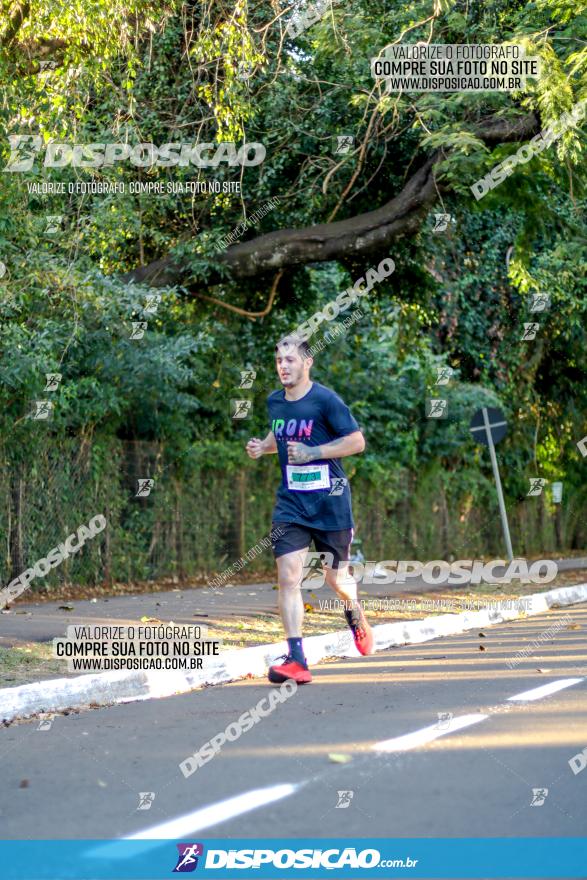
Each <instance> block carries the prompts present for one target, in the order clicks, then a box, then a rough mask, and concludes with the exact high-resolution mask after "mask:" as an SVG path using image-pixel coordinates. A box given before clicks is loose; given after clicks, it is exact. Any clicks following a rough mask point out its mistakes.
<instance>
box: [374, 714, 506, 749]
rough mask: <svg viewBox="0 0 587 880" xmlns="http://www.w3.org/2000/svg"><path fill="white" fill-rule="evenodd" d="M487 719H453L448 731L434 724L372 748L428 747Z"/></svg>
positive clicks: (472, 717)
mask: <svg viewBox="0 0 587 880" xmlns="http://www.w3.org/2000/svg"><path fill="white" fill-rule="evenodd" d="M486 718H489V715H481V714H474V715H461V716H459V717H458V718H451V720H450V726H449V727H447V728H446V729H442V728H439V727H438V724H432V725H430V727H423V728H422V729H421V730H415V731H414V732H413V733H406V734H404V735H403V736H396V737H394V738H393V739H386V740H383V742H378V743H375V745H374V746H372V748H373V749H374V750H375V751H376V752H406V751H408V750H409V749H415V748H417V747H418V746H423V745H426V743H429V742H432V740H435V739H438V737H440V736H446V735H447V734H448V733H454V732H455V731H456V730H461V729H462V728H463V727H469V726H470V725H471V724H478V723H479V722H480V721H484V720H485V719H486Z"/></svg>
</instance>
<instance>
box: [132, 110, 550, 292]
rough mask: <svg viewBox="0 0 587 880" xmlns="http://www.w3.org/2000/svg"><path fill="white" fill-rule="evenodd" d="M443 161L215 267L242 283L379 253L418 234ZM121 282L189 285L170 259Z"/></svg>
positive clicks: (512, 124) (503, 123)
mask: <svg viewBox="0 0 587 880" xmlns="http://www.w3.org/2000/svg"><path fill="white" fill-rule="evenodd" d="M539 130H540V122H539V119H538V117H537V116H536V115H535V114H534V113H531V114H529V115H527V116H523V117H519V118H518V119H515V120H511V119H504V118H497V119H495V118H492V119H489V120H488V121H487V122H484V123H481V124H480V125H479V126H477V128H476V129H475V130H474V134H475V135H476V136H477V137H479V138H480V140H482V141H483V142H484V143H485V144H486V145H487V146H489V147H491V146H495V145H497V144H500V143H506V142H508V141H520V140H526V139H528V138H529V137H532V136H533V135H534V134H537V133H538V131H539ZM441 158H443V153H442V152H441V151H438V152H436V153H434V155H432V156H431V157H430V158H429V159H428V160H427V161H426V162H425V163H424V164H423V165H422V166H421V167H420V168H419V169H418V170H417V171H416V172H415V173H414V174H413V175H412V176H411V177H410V179H409V180H408V182H407V183H406V185H405V186H404V188H403V189H402V190H401V192H400V193H398V195H396V196H395V197H394V198H393V199H391V200H390V201H389V202H387V203H386V204H384V205H383V206H382V207H380V208H377V209H376V210H375V211H368V212H367V213H365V214H359V215H357V216H356V217H350V218H348V219H346V220H339V221H337V222H336V223H321V224H318V225H316V226H307V227H304V228H302V229H280V230H277V231H276V232H270V233H268V234H267V235H261V236H258V237H257V238H253V239H251V240H250V241H245V242H242V243H240V244H236V245H233V247H230V248H228V250H226V251H225V252H224V253H223V254H222V255H221V256H220V257H219V258H218V263H219V264H220V265H221V266H222V267H225V268H226V269H228V270H229V275H230V276H231V277H233V278H242V279H245V278H253V277H255V276H258V275H263V274H264V273H266V272H275V271H280V270H282V269H287V268H293V267H295V266H301V265H304V264H305V263H319V262H326V261H328V260H344V259H356V258H359V257H364V256H367V255H370V254H376V253H381V252H382V251H384V250H386V249H387V248H389V246H390V245H391V243H392V242H393V240H394V239H396V238H397V237H398V236H400V235H404V234H406V233H409V232H413V231H414V230H416V229H417V228H418V226H419V225H420V223H421V221H422V218H423V216H424V215H425V214H426V213H427V210H428V209H429V208H430V205H432V204H433V203H434V202H435V201H436V199H437V198H438V190H439V188H438V185H437V182H436V181H435V177H434V166H435V164H436V163H437V162H438V161H439V160H440V159H441ZM123 278H124V280H126V281H131V280H132V281H135V282H142V283H146V284H149V285H151V286H152V287H164V286H167V285H176V284H177V285H182V286H184V287H185V286H189V283H190V278H189V275H188V274H187V272H186V270H185V268H184V267H182V266H181V264H178V263H177V262H174V261H173V260H172V259H171V258H170V257H164V258H163V259H160V260H156V261H155V262H153V263H149V264H148V265H147V266H141V267H140V268H138V269H135V270H134V271H133V272H131V273H129V274H128V275H125V276H123ZM221 280H222V275H221V274H220V273H212V274H211V275H210V276H209V278H208V279H207V282H206V283H207V285H208V286H209V285H212V284H215V283H218V282H219V281H221Z"/></svg>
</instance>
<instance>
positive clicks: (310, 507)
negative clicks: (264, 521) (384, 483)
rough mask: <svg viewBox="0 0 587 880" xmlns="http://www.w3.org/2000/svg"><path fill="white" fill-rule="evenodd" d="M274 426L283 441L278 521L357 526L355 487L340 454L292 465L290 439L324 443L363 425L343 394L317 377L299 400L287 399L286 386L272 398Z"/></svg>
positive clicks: (279, 445) (328, 527) (279, 443)
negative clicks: (289, 451) (357, 420)
mask: <svg viewBox="0 0 587 880" xmlns="http://www.w3.org/2000/svg"><path fill="white" fill-rule="evenodd" d="M267 407H268V410H269V425H270V428H271V430H272V431H273V434H274V435H275V439H276V441H277V454H278V457H279V464H280V467H281V478H282V479H281V485H280V486H279V489H278V490H277V497H276V504H275V509H274V511H273V522H291V523H300V524H301V525H306V526H312V527H313V528H315V529H322V530H325V531H338V530H340V529H352V528H354V522H353V514H352V509H351V490H350V486H349V482H348V480H347V479H346V477H345V474H344V470H343V467H342V464H341V463H340V461H341V460H340V459H339V458H328V459H325V458H323V459H316V461H311V462H308V463H306V464H303V465H299V464H289V463H288V460H287V441H288V440H294V441H296V442H297V443H304V444H305V445H306V446H321V445H322V444H323V443H330V442H331V441H332V440H337V439H338V438H340V437H346V436H347V435H348V434H352V433H353V432H354V431H358V430H359V426H358V424H357V423H356V421H355V419H354V418H353V416H352V415H351V411H350V410H349V408H348V406H347V405H346V403H344V402H343V401H342V400H341V399H340V397H339V396H338V394H335V392H334V391H331V390H330V389H329V388H325V387H324V385H320V383H319V382H314V383H313V384H312V387H311V388H310V390H309V391H308V393H307V394H305V395H304V396H303V397H301V398H300V399H299V400H286V398H285V391H284V390H283V389H281V390H280V391H274V392H273V393H272V394H270V395H269V397H268V398H267Z"/></svg>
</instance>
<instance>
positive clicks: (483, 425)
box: [471, 406, 514, 561]
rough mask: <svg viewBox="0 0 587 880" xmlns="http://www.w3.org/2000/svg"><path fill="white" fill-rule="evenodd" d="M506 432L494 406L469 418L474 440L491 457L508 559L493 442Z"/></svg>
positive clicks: (506, 527)
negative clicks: (481, 444) (486, 448)
mask: <svg viewBox="0 0 587 880" xmlns="http://www.w3.org/2000/svg"><path fill="white" fill-rule="evenodd" d="M506 432H507V422H506V420H505V418H504V415H503V413H502V411H501V410H499V409H495V407H486V406H484V407H482V409H478V410H477V412H476V413H475V415H474V416H473V418H472V419H471V433H472V434H473V437H474V438H475V440H477V441H479V442H481V443H484V444H485V445H486V446H488V447H489V455H490V457H491V466H492V468H493V476H494V477H495V486H496V489H497V500H498V502H499V513H500V515H501V524H502V527H503V535H504V538H505V546H506V551H507V554H508V559H510V561H511V560H512V559H513V558H514V551H513V550H512V540H511V538H510V527H509V525H508V517H507V511H506V509H505V501H504V497H503V490H502V488H501V479H500V477H499V468H498V466H497V457H496V455H495V444H496V443H499V441H500V440H501V439H502V437H505V434H506Z"/></svg>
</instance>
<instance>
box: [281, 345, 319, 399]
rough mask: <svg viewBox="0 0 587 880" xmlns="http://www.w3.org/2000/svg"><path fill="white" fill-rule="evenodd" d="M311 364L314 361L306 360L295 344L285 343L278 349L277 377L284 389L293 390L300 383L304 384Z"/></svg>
mask: <svg viewBox="0 0 587 880" xmlns="http://www.w3.org/2000/svg"><path fill="white" fill-rule="evenodd" d="M311 363H312V359H311V358H305V359H304V358H303V357H302V356H301V354H300V352H299V350H298V348H297V346H296V345H295V344H293V343H290V342H284V343H283V344H282V345H279V346H278V347H277V352H276V354H275V365H276V367H277V375H278V376H279V378H280V380H281V384H282V385H283V387H284V388H292V387H293V386H295V385H297V384H298V383H299V382H302V381H303V380H304V378H307V377H308V374H309V372H310V365H311Z"/></svg>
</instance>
